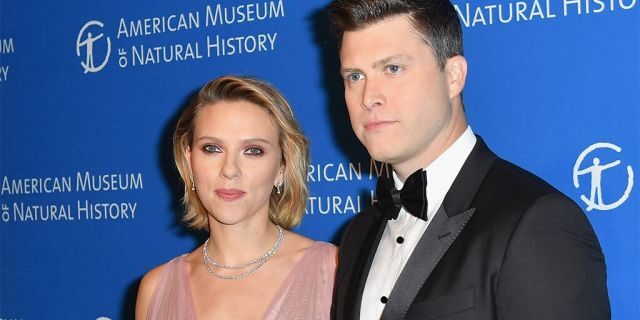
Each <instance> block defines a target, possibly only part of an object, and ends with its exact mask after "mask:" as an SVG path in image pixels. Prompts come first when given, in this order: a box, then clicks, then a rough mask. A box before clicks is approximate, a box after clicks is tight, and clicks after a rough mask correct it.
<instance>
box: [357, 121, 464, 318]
mask: <svg viewBox="0 0 640 320" xmlns="http://www.w3.org/2000/svg"><path fill="white" fill-rule="evenodd" d="M475 143H476V137H475V135H474V134H473V131H471V127H467V129H466V130H465V132H464V133H463V134H462V135H461V136H460V137H459V138H458V139H457V140H456V141H455V142H454V143H453V144H452V145H451V146H450V147H449V148H448V149H447V150H445V152H443V153H442V154H441V155H440V156H439V157H438V158H436V159H435V160H434V161H433V162H432V163H431V164H430V165H429V166H428V167H427V168H425V170H426V171H427V201H428V210H427V217H428V219H427V221H424V220H421V219H418V218H416V217H414V216H413V215H411V214H410V213H408V212H407V211H406V210H405V209H404V207H403V208H401V209H400V213H399V214H398V218H397V219H395V220H389V221H388V222H387V225H386V227H385V228H384V233H383V234H382V238H381V239H380V243H379V244H378V249H377V251H376V255H375V257H374V258H373V263H372V264H371V270H370V271H369V276H368V277H367V282H366V284H365V287H364V292H363V294H362V303H361V305H360V319H366V320H371V319H380V316H382V311H383V310H384V306H385V303H386V302H387V298H388V297H389V294H390V293H391V290H392V289H393V286H394V285H395V283H396V281H397V280H398V276H400V272H401V271H402V269H403V268H404V265H405V264H406V263H407V260H409V257H410V256H411V253H412V252H413V250H414V249H415V247H416V245H417V244H418V241H420V238H421V237H422V234H423V233H424V231H425V230H427V227H428V226H429V223H430V222H431V220H433V217H434V216H435V214H436V212H437V211H438V209H439V208H440V206H441V205H442V202H443V201H444V197H445V195H446V194H447V192H448V191H449V188H451V185H452V184H453V180H454V179H455V178H456V176H457V175H458V173H459V172H460V169H461V168H462V165H463V164H464V162H465V161H466V160H467V157H469V154H470V153H471V150H472V149H473V146H474V145H475ZM393 180H394V182H395V187H396V189H398V190H400V189H402V185H403V182H401V181H400V180H399V179H398V176H397V175H396V173H395V172H394V173H393Z"/></svg>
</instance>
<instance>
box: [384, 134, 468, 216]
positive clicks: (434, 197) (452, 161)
mask: <svg viewBox="0 0 640 320" xmlns="http://www.w3.org/2000/svg"><path fill="white" fill-rule="evenodd" d="M476 140H477V139H476V136H475V135H474V134H473V131H472V130H471V126H467V129H466V130H465V131H464V132H463V133H462V135H460V137H458V139H456V141H455V142H454V143H453V144H452V145H451V146H449V148H447V150H445V151H444V152H443V153H442V154H441V155H440V156H438V157H437V158H436V159H435V160H434V161H433V162H432V163H431V164H430V165H428V166H427V167H426V168H424V170H426V171H427V201H428V202H429V208H428V210H427V216H428V218H429V220H431V219H433V216H435V214H436V212H437V211H438V208H440V206H441V205H442V202H443V201H444V197H445V196H446V194H447V192H448V191H449V188H451V185H452V184H453V181H454V180H455V178H456V176H457V175H458V173H459V172H460V169H462V165H463V164H464V162H465V161H466V160H467V158H468V157H469V154H470V153H471V150H472V149H473V147H474V146H475V144H476ZM393 181H394V183H395V187H396V189H398V190H400V189H402V186H403V183H402V182H401V181H400V179H399V178H398V176H397V175H396V173H395V171H394V172H393ZM403 214H404V210H401V211H400V215H403ZM399 218H400V217H399Z"/></svg>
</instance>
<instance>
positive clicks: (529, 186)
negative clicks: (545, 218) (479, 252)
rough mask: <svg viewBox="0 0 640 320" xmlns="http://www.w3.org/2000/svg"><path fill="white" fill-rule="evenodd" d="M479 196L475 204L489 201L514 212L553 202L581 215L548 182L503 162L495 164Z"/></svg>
mask: <svg viewBox="0 0 640 320" xmlns="http://www.w3.org/2000/svg"><path fill="white" fill-rule="evenodd" d="M476 196H477V197H476V203H478V202H482V201H484V200H486V201H489V202H491V203H492V205H500V206H508V207H509V208H512V209H515V208H516V207H520V208H521V209H523V210H526V208H528V207H530V206H533V205H534V203H540V202H552V203H555V204H557V205H561V206H563V207H566V208H572V209H577V210H578V211H580V209H578V207H577V205H576V204H575V202H574V201H573V200H571V199H570V198H569V197H568V196H567V195H565V194H564V193H562V192H561V191H559V190H558V189H556V188H555V187H553V186H552V185H551V184H549V183H548V182H547V181H545V180H544V179H542V178H540V177H539V176H537V175H535V174H533V173H531V172H530V171H528V170H526V169H523V168H522V167H520V166H517V165H515V164H513V163H511V162H509V161H507V160H504V159H501V158H498V159H497V160H496V161H495V162H494V164H493V166H492V167H491V169H490V170H489V172H488V173H487V176H486V178H485V180H484V182H483V184H482V186H481V187H480V189H479V190H478V193H477V194H476Z"/></svg>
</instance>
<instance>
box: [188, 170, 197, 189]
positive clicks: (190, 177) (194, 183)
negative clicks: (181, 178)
mask: <svg viewBox="0 0 640 320" xmlns="http://www.w3.org/2000/svg"><path fill="white" fill-rule="evenodd" d="M189 179H190V180H191V191H196V182H195V181H193V174H191V173H189Z"/></svg>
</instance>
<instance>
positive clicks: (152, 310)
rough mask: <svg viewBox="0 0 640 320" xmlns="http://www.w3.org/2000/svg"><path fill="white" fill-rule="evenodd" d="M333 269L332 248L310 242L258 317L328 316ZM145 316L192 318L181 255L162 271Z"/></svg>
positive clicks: (315, 318) (311, 319) (319, 319)
mask: <svg viewBox="0 0 640 320" xmlns="http://www.w3.org/2000/svg"><path fill="white" fill-rule="evenodd" d="M335 269H336V247H335V246H334V245H332V244H329V243H325V242H319V241H318V242H315V243H314V244H312V245H311V246H310V247H309V248H308V249H307V250H306V252H305V253H304V256H303V257H302V258H301V259H300V261H299V262H298V264H296V265H295V266H294V267H293V270H292V271H291V273H290V274H289V275H288V276H287V277H286V278H285V280H284V282H283V283H282V285H281V287H280V289H278V292H277V293H276V295H275V297H274V298H273V300H272V302H271V304H270V305H269V307H268V308H267V311H266V312H265V314H264V315H263V316H262V319H265V320H266V319H269V320H273V319H287V320H297V319H300V320H307V319H308V320H325V319H329V317H330V315H329V314H330V310H331V295H332V293H333V280H334V275H335ZM147 319H153V320H159V319H172V320H173V319H180V320H195V319H196V315H195V310H194V308H193V298H192V297H191V287H190V285H189V279H188V278H187V272H186V270H185V266H184V255H183V256H179V257H176V258H174V259H173V260H171V261H170V262H169V263H167V265H166V266H165V267H164V269H163V270H162V274H161V276H160V280H159V282H158V285H157V287H156V289H155V291H154V292H153V295H152V296H151V302H150V303H149V310H148V311H147Z"/></svg>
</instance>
